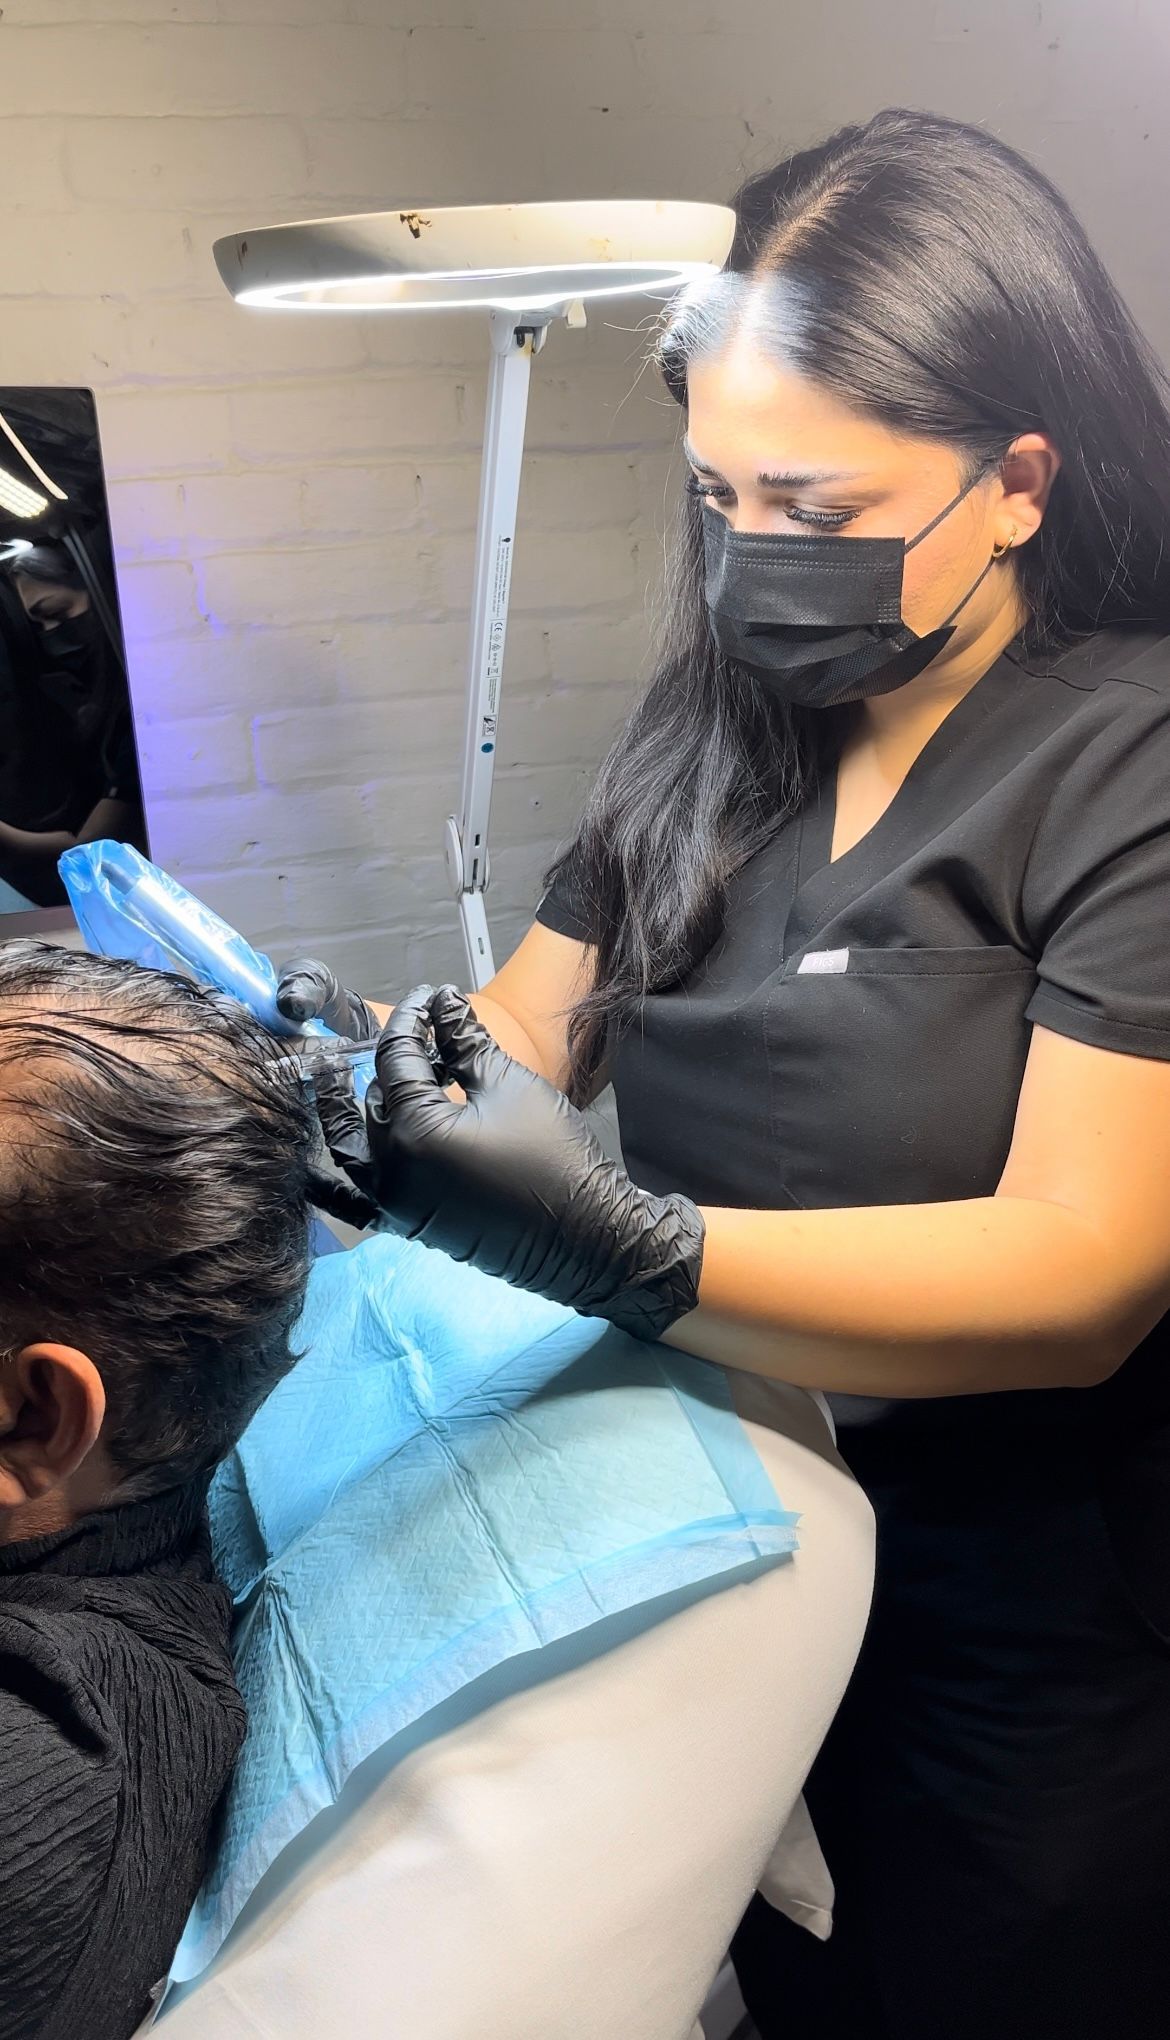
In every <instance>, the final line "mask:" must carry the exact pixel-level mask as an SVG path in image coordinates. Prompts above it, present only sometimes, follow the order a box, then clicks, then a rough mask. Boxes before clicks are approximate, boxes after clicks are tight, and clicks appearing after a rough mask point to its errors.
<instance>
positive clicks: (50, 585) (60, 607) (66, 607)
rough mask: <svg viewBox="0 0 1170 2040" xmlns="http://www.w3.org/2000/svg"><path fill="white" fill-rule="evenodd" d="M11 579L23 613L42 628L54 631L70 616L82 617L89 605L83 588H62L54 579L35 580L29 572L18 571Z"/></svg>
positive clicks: (70, 617) (67, 620) (70, 619)
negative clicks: (22, 606)
mask: <svg viewBox="0 0 1170 2040" xmlns="http://www.w3.org/2000/svg"><path fill="white" fill-rule="evenodd" d="M13 579H14V581H15V584H16V592H17V594H18V595H19V596H20V599H21V601H22V602H23V604H24V610H25V615H26V616H28V617H29V618H30V619H31V621H32V622H33V623H35V624H36V625H37V627H38V629H40V630H42V631H54V630H56V629H57V628H58V627H59V626H60V625H61V624H63V623H66V622H72V620H73V618H74V617H76V616H84V615H85V614H86V611H87V610H88V608H89V596H88V595H87V594H86V592H85V589H84V588H63V587H62V586H61V585H60V584H59V583H58V582H56V581H35V580H34V579H33V577H32V575H31V574H19V573H18V574H15V575H14V576H13Z"/></svg>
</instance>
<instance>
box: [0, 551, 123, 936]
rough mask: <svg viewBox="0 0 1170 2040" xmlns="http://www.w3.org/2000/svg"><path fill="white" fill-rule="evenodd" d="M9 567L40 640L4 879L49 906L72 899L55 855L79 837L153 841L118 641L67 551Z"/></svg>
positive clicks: (31, 649)
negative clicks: (112, 638) (106, 627)
mask: <svg viewBox="0 0 1170 2040" xmlns="http://www.w3.org/2000/svg"><path fill="white" fill-rule="evenodd" d="M6 573H7V578H8V582H9V585H10V586H11V588H12V590H13V591H14V593H15V596H16V598H17V599H18V601H19V604H20V609H21V611H22V612H23V617H24V618H25V619H26V620H27V621H26V631H27V629H28V626H30V625H31V629H32V638H31V642H28V643H27V644H26V646H25V648H24V650H25V656H24V659H23V661H22V664H23V666H24V668H25V669H26V670H25V673H24V686H23V697H24V716H23V731H22V741H21V742H20V744H19V745H18V746H17V747H16V748H15V750H14V753H13V756H14V761H15V763H16V767H17V770H16V781H17V785H18V787H19V789H20V798H19V799H14V797H13V795H12V793H11V792H9V791H5V792H4V801H5V805H4V807H3V809H0V879H3V880H7V881H8V882H9V883H10V884H12V885H13V886H15V887H16V888H17V889H18V891H19V892H20V893H22V894H26V895H28V896H29V899H31V900H32V901H34V902H35V903H36V904H37V905H39V906H48V905H53V904H55V903H57V902H62V903H63V902H64V899H65V894H64V890H63V888H62V886H61V883H60V880H59V879H58V877H57V860H58V858H59V857H60V856H61V853H62V851H64V850H69V849H71V848H72V847H73V845H74V844H75V843H93V842H96V841H97V840H98V839H99V838H100V837H103V836H114V837H118V838H120V839H122V840H124V841H130V842H133V843H136V844H137V845H138V846H139V847H140V848H143V849H144V848H145V837H144V820H143V812H142V793H141V788H140V785H139V779H138V761H137V756H136V753H135V748H134V731H133V725H132V722H131V717H130V704H129V696H128V693H127V687H126V676H125V672H124V670H123V667H122V663H121V657H120V648H117V649H116V648H115V647H114V646H113V645H112V644H111V643H110V640H109V638H108V636H107V634H106V632H105V630H104V628H103V626H102V622H101V619H100V617H99V616H98V613H97V611H96V610H95V609H94V607H93V604H92V601H91V599H90V594H89V591H88V589H87V588H86V585H85V583H84V581H83V580H82V579H81V576H80V575H79V573H78V571H77V569H76V567H75V566H74V563H73V561H72V560H71V558H70V557H69V555H68V554H67V553H66V552H65V551H63V550H62V548H61V547H59V546H56V545H39V546H35V547H30V548H29V549H28V550H27V551H24V552H21V553H19V554H18V555H16V557H15V558H14V559H13V560H12V561H11V562H9V563H8V566H7V569H6ZM0 787H2V782H0Z"/></svg>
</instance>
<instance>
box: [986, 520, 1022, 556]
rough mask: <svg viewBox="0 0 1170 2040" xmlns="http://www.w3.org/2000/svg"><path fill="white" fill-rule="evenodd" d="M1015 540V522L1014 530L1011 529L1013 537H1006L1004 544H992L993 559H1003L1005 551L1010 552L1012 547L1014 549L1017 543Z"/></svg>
mask: <svg viewBox="0 0 1170 2040" xmlns="http://www.w3.org/2000/svg"><path fill="white" fill-rule="evenodd" d="M1015 542H1016V527H1015V525H1014V524H1013V525H1012V530H1011V537H1010V538H1005V539H1004V542H1003V544H1002V545H995V546H992V548H991V557H992V559H993V560H1002V558H1003V556H1004V554H1005V553H1010V551H1011V549H1012V547H1013V545H1014V544H1015Z"/></svg>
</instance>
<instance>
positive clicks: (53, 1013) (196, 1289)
mask: <svg viewBox="0 0 1170 2040" xmlns="http://www.w3.org/2000/svg"><path fill="white" fill-rule="evenodd" d="M279 1058H280V1049H279V1045H278V1044H277V1043H276V1042H275V1041H274V1040H273V1039H272V1037H271V1036H269V1035H267V1034H265V1033H264V1031H263V1030H262V1029H261V1028H260V1027H259V1026H258V1025H257V1024H256V1023H255V1022H254V1021H253V1020H252V1019H251V1018H250V1016H249V1015H248V1014H247V1013H245V1012H244V1010H243V1008H242V1007H240V1006H237V1005H235V1004H234V1003H231V1002H228V1001H226V1000H219V999H216V998H214V997H213V996H212V995H211V994H209V993H206V992H203V991H201V990H199V989H197V988H196V987H195V986H193V985H191V984H189V983H187V981H186V980H185V979H183V978H180V977H172V976H168V975H166V974H164V973H163V972H161V971H151V970H143V969H141V968H139V967H138V966H137V965H135V964H130V963H122V962H117V961H114V960H112V959H110V958H107V957H97V956H89V955H85V954H83V953H79V952H74V951H69V950H64V949H57V948H53V947H51V946H49V945H48V944H45V943H36V942H10V943H6V944H3V945H0V1365H3V1360H4V1357H6V1356H11V1355H12V1354H13V1353H14V1352H17V1351H19V1350H20V1348H21V1347H22V1346H24V1345H26V1344H30V1343H34V1342H36V1341H38V1340H42V1339H48V1340H54V1341H57V1342H59V1343H62V1344H67V1345H71V1346H76V1347H78V1348H80V1350H81V1351H83V1352H85V1353H87V1354H88V1356H89V1357H90V1359H91V1360H92V1361H93V1362H94V1364H95V1366H96V1367H97V1368H98V1371H99V1372H100V1374H101V1376H102V1380H103V1384H104V1386H105V1391H106V1399H107V1418H106V1424H105V1428H104V1430H103V1433H102V1442H103V1445H104V1446H105V1448H106V1449H107V1451H108V1453H109V1455H110V1458H111V1460H112V1462H113V1464H114V1466H115V1467H116V1469H117V1471H118V1472H119V1474H120V1475H121V1476H122V1477H123V1478H124V1479H125V1480H126V1481H127V1482H132V1483H133V1484H134V1487H135V1490H136V1491H142V1490H145V1489H147V1488H156V1487H166V1486H171V1485H174V1484H176V1483H178V1482H180V1481H183V1480H187V1479H190V1478H192V1477H194V1476H195V1475H197V1474H200V1473H202V1472H205V1471H207V1470H209V1469H210V1468H211V1467H213V1466H214V1465H215V1464H216V1462H217V1461H218V1460H220V1459H221V1458H222V1457H223V1455H224V1454H225V1453H226V1452H227V1451H228V1450H229V1449H230V1447H231V1446H232V1445H233V1444H234V1443H235V1441H236V1439H237V1438H238V1437H239V1435H240V1433H241V1431H242V1430H243V1429H244V1427H245V1425H246V1424H247V1422H248V1420H249V1418H250V1417H251V1416H252V1414H253V1413H254V1411H255V1410H256V1409H257V1408H258V1407H259V1405H260V1404H261V1403H262V1402H263V1400H264V1398H265V1396H266V1395H267V1394H268V1392H269V1390H270V1389H271V1388H272V1387H273V1386H274V1385H275V1383H276V1382H277V1381H278V1380H279V1379H280V1378H281V1376H282V1375H283V1374H284V1373H285V1372H286V1371H287V1369H288V1368H289V1367H290V1366H291V1365H292V1361H293V1357H294V1356H293V1353H292V1350H291V1347H290V1344H289V1340H290V1334H291V1332H292V1329H293V1325H294V1323H295V1321H296V1319H297V1317H298V1315H299V1313H300V1310H301V1305H302V1300H303V1296H304V1289H305V1282H306V1279H307V1274H308V1252H309V1249H308V1239H309V1210H308V1203H307V1197H306V1187H307V1181H308V1168H309V1156H310V1149H311V1139H312V1127H311V1121H310V1115H309V1112H308V1108H307V1106H306V1104H305V1102H304V1099H303V1095H302V1092H301V1089H300V1087H299V1086H298V1085H297V1084H296V1083H295V1082H293V1081H292V1080H291V1079H290V1078H288V1077H286V1076H285V1074H284V1072H283V1071H282V1070H280V1068H279ZM274 1063H275V1065H276V1067H275V1068H274Z"/></svg>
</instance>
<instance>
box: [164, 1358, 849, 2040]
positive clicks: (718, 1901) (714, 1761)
mask: <svg viewBox="0 0 1170 2040" xmlns="http://www.w3.org/2000/svg"><path fill="white" fill-rule="evenodd" d="M733 1387H734V1392H735V1398H736V1402H737V1406H738V1407H739V1409H740V1413H741V1415H742V1416H743V1417H744V1418H745V1419H746V1420H747V1422H748V1430H749V1434H750V1436H751V1439H752V1442H753V1444H754V1445H755V1448H756V1450H757V1452H758V1454H759V1456H760V1458H761V1460H762V1461H763V1464H764V1466H765V1468H766V1469H767V1471H768V1473H769V1474H770V1476H771V1478H772V1480H773V1482H774V1484H775V1486H776V1489H777V1491H778V1493H780V1494H781V1495H783V1496H784V1497H785V1498H786V1499H787V1500H789V1501H790V1502H791V1503H792V1505H793V1506H795V1507H798V1508H799V1511H800V1519H801V1521H800V1550H799V1554H798V1556H797V1557H796V1559H795V1560H794V1561H793V1562H792V1563H790V1564H786V1565H783V1566H780V1567H778V1568H776V1569H774V1570H772V1571H768V1572H765V1573H764V1574H762V1575H761V1576H760V1577H757V1578H755V1579H752V1580H750V1581H748V1582H747V1583H744V1584H737V1585H733V1586H730V1587H727V1588H725V1589H724V1590H723V1591H720V1592H716V1593H714V1594H712V1595H710V1596H709V1597H707V1598H704V1599H701V1600H699V1601H698V1602H696V1603H694V1604H693V1605H690V1606H686V1607H683V1608H681V1609H680V1610H679V1611H678V1612H677V1613H674V1614H671V1615H669V1616H668V1617H667V1618H666V1619H664V1620H661V1621H659V1622H657V1623H656V1624H655V1626H654V1627H652V1628H650V1629H648V1630H645V1631H643V1633H641V1634H638V1635H633V1636H630V1637H628V1638H627V1639H626V1640H624V1641H621V1642H619V1643H617V1644H616V1645H615V1646H614V1647H613V1648H611V1649H608V1650H606V1651H605V1652H604V1653H603V1654H602V1655H600V1656H598V1657H596V1658H594V1659H593V1660H592V1661H591V1662H589V1663H586V1664H575V1665H573V1666H571V1667H570V1668H568V1669H564V1670H558V1669H557V1666H556V1664H555V1662H553V1663H550V1664H549V1665H548V1666H546V1667H545V1668H544V1669H545V1675H544V1676H541V1677H539V1680H538V1682H537V1683H533V1684H531V1685H529V1686H528V1687H527V1689H526V1690H524V1691H522V1692H519V1693H516V1692H512V1693H509V1694H508V1695H507V1696H506V1697H505V1698H503V1699H501V1700H500V1701H499V1702H498V1703H497V1704H496V1705H494V1706H492V1707H490V1708H488V1709H487V1711H485V1712H483V1713H480V1714H478V1715H477V1716H476V1717H475V1718H474V1719H473V1720H471V1721H467V1722H464V1723H463V1724H462V1725H457V1726H454V1727H452V1728H450V1729H449V1730H448V1731H447V1732H446V1733H441V1734H439V1735H438V1736H437V1737H436V1738H435V1739H433V1740H431V1741H429V1742H425V1743H423V1744H422V1745H421V1746H419V1747H418V1748H416V1749H415V1750H414V1751H413V1752H412V1753H411V1754H409V1755H407V1756H406V1757H404V1758H402V1759H401V1760H400V1761H399V1762H398V1763H397V1764H396V1765H395V1767H394V1768H393V1769H391V1770H389V1771H388V1772H386V1771H385V1770H384V1769H382V1770H380V1769H379V1760H378V1759H377V1758H372V1759H370V1760H369V1761H368V1762H367V1764H366V1765H365V1766H363V1767H362V1769H361V1770H360V1771H359V1772H358V1773H356V1774H355V1776H354V1777H353V1778H352V1779H351V1780H350V1782H349V1785H348V1786H347V1787H346V1789H345V1791H344V1793H343V1795H342V1798H341V1800H340V1801H339V1803H338V1804H337V1806H336V1807H334V1808H332V1809H330V1811H329V1812H328V1813H326V1814H323V1815H321V1816H319V1817H318V1819H317V1820H316V1821H315V1822H314V1823H313V1824H312V1826H311V1827H310V1828H309V1829H308V1830H307V1831H306V1833H305V1835H304V1836H302V1837H301V1839H300V1842H299V1843H298V1844H297V1845H295V1846H294V1847H293V1848H292V1849H290V1850H289V1851H287V1852H286V1855H285V1856H284V1857H283V1858H282V1859H281V1860H280V1862H279V1863H278V1864H277V1865H276V1866H274V1868H273V1870H272V1871H270V1872H269V1874H268V1876H267V1877H266V1878H265V1880H264V1881H263V1882H262V1884H261V1885H260V1887H259V1888H258V1889H257V1891H256V1892H255V1894H254V1896H253V1898H252V1900H251V1902H250V1903H249V1905H248V1907H247V1908H246V1910H245V1912H244V1913H243V1914H242V1915H241V1917H240V1919H239V1921H238V1922H237V1925H236V1928H235V1930H234V1932H233V1933H232V1934H231V1936H230V1937H229V1939H228V1941H227V1943H226V1944H225V1947H224V1948H223V1950H222V1952H221V1954H220V1956H219V1958H218V1960H217V1961H216V1962H215V1963H214V1964H213V1966H212V1967H211V1969H210V1970H209V1971H208V1972H207V1973H206V1974H205V1975H204V1976H203V1977H202V1978H200V1979H199V1981H198V1982H197V1983H195V1984H193V1985H190V1986H188V1987H187V1988H185V1989H184V1990H183V1991H181V1992H180V1993H179V1994H178V1997H177V1999H172V2001H171V2002H170V2004H169V2005H168V2007H167V2009H166V2010H165V2011H164V2013H163V2016H162V2019H161V2021H160V2024H159V2028H158V2031H159V2032H160V2035H161V2036H162V2040H356V2036H358V2035H361V2036H363V2040H364V2036H366V2035H370V2036H374V2035H376V2036H383V2035H384V2036H386V2040H398V2036H402V2040H690V2036H692V2035H693V2036H694V2040H698V2036H699V2035H700V2034H701V2033H702V2031H703V2029H702V2027H701V2026H699V2025H698V2024H697V2021H698V2019H699V2016H700V2011H701V2007H702V2005H703V2002H704V1999H705V1996H706V1993H707V1992H708V1990H709V1988H710V1985H711V1983H712V1980H713V1978H714V1977H715V1974H716V1971H717V1969H718V1968H719V1964H720V1961H721V1958H722V1956H723V1951H724V1950H725V1948H726V1947H727V1944H728V1942H729V1940H730V1938H731V1934H732V1932H733V1930H734V1928H735V1925H736V1923H737V1921H738V1919H739V1917H740V1915H741V1913H742V1912H743V1910H744V1908H745V1906H746V1905H747V1902H748V1899H749V1898H750V1896H751V1894H752V1891H753V1890H754V1889H755V1887H756V1886H757V1885H758V1884H761V1883H762V1887H763V1889H764V1890H765V1892H766V1894H767V1895H768V1896H769V1897H770V1898H771V1899H772V1900H773V1902H774V1903H778V1904H781V1905H782V1906H783V1908H784V1909H785V1910H787V1911H788V1912H789V1913H790V1914H791V1916H792V1917H794V1918H797V1919H800V1920H802V1921H803V1922H804V1923H805V1924H806V1925H808V1926H809V1927H810V1928H811V1930H812V1931H814V1932H820V1933H822V1934H823V1933H824V1932H826V1931H827V1928H828V1917H829V1907H830V1905H831V1886H830V1884H829V1881H828V1876H827V1872H826V1871H825V1868H824V1864H823V1860H822V1859H821V1857H820V1852H819V1850H818V1849H817V1846H816V1843H815V1840H814V1838H813V1836H812V1832H811V1828H810V1827H809V1825H808V1823H807V1817H806V1816H805V1815H804V1811H803V1801H802V1800H801V1798H800V1794H801V1788H802V1785H803V1782H804V1779H805V1777H806V1775H807V1772H808V1770H809V1767H810V1765H811V1763H812V1760H813V1758H814V1756H815V1755H816V1752H817V1750H818V1748H819V1745H820V1743H821V1741H822V1739H823V1737H824V1735H825V1732H826V1730H827V1729H828V1726H829V1724H830V1722H831V1720H832V1717H833V1714H834V1712H835V1710H836V1707H837V1705H838V1702H839V1700H840V1698H841V1694H842V1692H843V1691H844V1688H845V1684H846V1682H847V1680H848V1678H849V1676H850V1673H851V1672H852V1669H853V1665H854V1662H855V1660H856V1657H857V1653H858V1650H859V1648H860V1644H861V1638H862V1633H863V1630H864V1627H865V1622H866V1617H867V1613H868V1608H869V1600H870V1593H871V1587H872V1578H873V1525H872V1518H871V1514H870V1510H869V1506H868V1504H867V1502H866V1501H865V1499H864V1497H863V1495H862V1493H861V1491H860V1489H859V1488H858V1487H857V1485H856V1483H855V1482H854V1481H853V1479H852V1478H851V1476H850V1475H849V1474H848V1473H847V1471H846V1470H845V1468H844V1466H843V1465H842V1464H841V1462H840V1460H839V1459H838V1458H837V1457H836V1454H835V1452H834V1450H833V1446H832V1442H831V1438H830V1433H829V1429H828V1425H827V1422H826V1419H825V1417H824V1416H823V1415H822V1413H821V1410H820V1409H819V1408H818V1407H817V1404H816V1403H815V1402H814V1400H813V1399H812V1398H811V1397H809V1396H807V1395H805V1394H803V1393H802V1392H800V1391H799V1390H794V1389H784V1388H779V1387H774V1386H773V1385H771V1384H767V1385H765V1384H762V1383H759V1382H754V1381H749V1380H748V1379H747V1378H746V1377H740V1378H738V1379H737V1380H736V1381H735V1383H734V1384H733ZM553 1655H554V1654H553V1653H550V1656H553Z"/></svg>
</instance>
